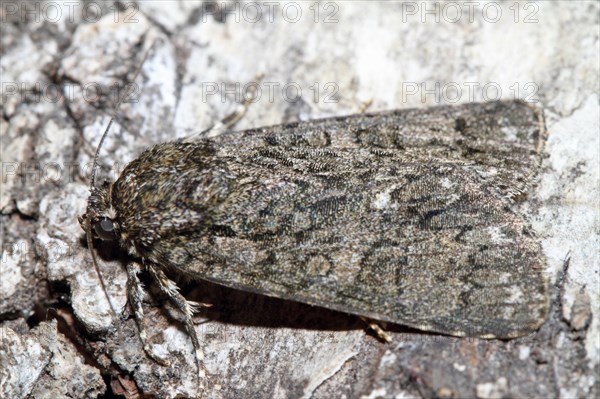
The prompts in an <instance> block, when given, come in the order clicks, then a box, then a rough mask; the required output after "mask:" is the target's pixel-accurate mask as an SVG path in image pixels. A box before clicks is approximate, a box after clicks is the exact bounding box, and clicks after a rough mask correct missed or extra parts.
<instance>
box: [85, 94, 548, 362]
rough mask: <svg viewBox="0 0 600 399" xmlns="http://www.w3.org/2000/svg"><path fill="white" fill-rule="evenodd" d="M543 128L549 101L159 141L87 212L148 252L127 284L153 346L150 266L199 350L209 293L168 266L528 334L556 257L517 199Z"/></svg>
mask: <svg viewBox="0 0 600 399" xmlns="http://www.w3.org/2000/svg"><path fill="white" fill-rule="evenodd" d="M546 136H547V132H546V128H545V124H544V118H543V113H542V111H541V110H540V109H538V108H536V107H534V106H532V105H530V104H527V103H525V102H523V101H500V102H489V103H471V104H465V105H460V106H436V107H430V108H424V109H405V110H394V111H388V112H377V113H365V114H358V115H351V116H343V117H334V118H327V119H321V120H313V121H308V122H298V123H289V124H284V125H277V126H270V127H262V128H257V129H251V130H244V131H230V130H229V129H222V131H221V132H220V134H212V135H210V134H207V135H201V136H199V137H192V138H190V139H188V140H183V141H175V142H169V143H163V144H158V145H156V146H154V147H152V148H150V149H148V150H146V151H145V152H143V153H142V154H141V155H140V156H139V157H138V158H137V159H135V160H134V161H132V162H131V163H130V164H128V165H127V166H126V167H125V169H124V170H123V172H122V173H121V175H120V177H119V178H118V179H117V180H116V181H115V182H114V183H109V182H105V183H104V184H101V185H99V186H94V185H93V184H92V189H91V195H90V197H89V201H88V206H87V211H86V213H85V214H84V215H83V216H82V217H80V224H81V226H82V227H83V228H84V229H85V230H87V231H88V232H89V231H93V233H94V236H95V237H99V238H100V239H103V240H114V241H116V242H117V243H118V245H119V246H120V247H121V248H122V249H123V250H124V251H127V252H128V253H129V254H130V255H131V256H132V257H133V258H135V259H136V261H134V262H132V263H130V264H129V265H128V266H127V271H128V284H127V287H128V298H129V302H130V305H131V306H132V307H133V309H134V314H135V316H136V319H137V322H138V325H139V326H140V336H141V338H142V341H143V342H144V343H145V349H146V351H147V352H148V353H149V354H151V351H150V349H149V347H148V346H147V344H146V337H145V332H144V328H143V312H142V307H141V297H142V290H141V285H140V281H139V279H138V277H137V274H138V272H139V271H140V270H142V269H145V270H147V271H148V272H149V273H150V275H152V277H153V279H154V281H155V282H156V283H157V285H158V287H159V288H160V289H161V290H162V291H163V292H164V293H166V294H167V295H168V296H169V298H170V299H171V300H172V301H173V303H174V304H175V305H176V306H177V307H178V308H179V310H180V311H181V312H182V314H183V315H184V318H185V319H184V320H185V326H186V329H187V332H188V333H189V335H190V337H191V340H192V342H193V344H194V347H195V348H196V351H197V353H198V352H199V342H198V338H197V335H196V331H195V329H194V325H193V323H192V314H193V312H194V311H195V310H196V308H197V307H198V304H195V303H192V302H189V301H187V300H186V299H185V298H184V297H183V296H182V295H181V294H180V293H179V292H178V290H177V286H176V284H175V283H174V282H173V281H171V280H170V279H169V278H168V277H167V274H166V273H165V272H170V273H172V274H175V275H181V276H185V277H187V278H189V279H202V280H207V281H210V282H214V283H218V284H222V285H225V286H228V287H232V288H235V289H239V290H244V291H250V292H254V293H259V294H263V295H268V296H273V297H277V298H285V299H290V300H294V301H299V302H304V303H307V304H311V305H316V306H321V307H324V308H328V309H334V310H338V311H342V312H346V313H350V314H355V315H360V316H364V317H367V318H370V319H374V320H380V321H386V322H391V323H397V324H401V325H405V326H410V327H414V328H416V329H419V330H424V331H432V332H437V333H442V334H450V335H455V336H470V337H481V338H515V337H519V336H522V335H525V334H529V333H531V332H533V331H535V330H536V329H538V328H539V327H540V325H541V324H542V323H543V322H544V320H545V319H546V316H547V313H548V306H549V299H548V298H549V295H548V284H547V281H546V279H545V276H544V267H545V259H544V256H543V254H542V250H541V247H540V244H539V243H538V241H537V240H536V238H535V236H534V233H533V231H532V229H531V228H530V226H529V225H528V223H527V221H526V220H525V218H524V217H523V216H522V215H521V214H519V212H518V211H517V210H516V207H515V201H516V200H521V199H523V198H524V197H525V194H526V191H527V189H528V187H529V186H530V184H531V182H532V181H533V180H534V178H535V176H536V174H537V172H538V169H539V167H540V163H541V154H542V150H543V146H544V143H545V141H546ZM88 235H90V234H88ZM89 240H90V241H91V238H89ZM90 246H91V243H90ZM92 253H93V252H92Z"/></svg>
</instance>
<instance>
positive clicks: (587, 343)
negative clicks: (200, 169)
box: [0, 1, 600, 398]
mask: <svg viewBox="0 0 600 399" xmlns="http://www.w3.org/2000/svg"><path fill="white" fill-rule="evenodd" d="M66 3H69V2H66ZM66 3H59V2H39V3H36V2H28V3H27V5H26V4H25V3H21V2H10V1H3V2H2V15H1V16H2V27H1V29H2V32H1V44H0V45H1V47H0V52H1V55H2V59H1V61H0V65H1V71H2V76H1V79H2V110H3V113H2V121H1V124H0V132H1V138H0V142H1V145H2V149H1V157H2V190H1V193H0V212H1V215H0V218H1V221H2V226H1V236H0V239H1V244H2V259H1V263H0V320H1V323H2V324H1V325H0V340H1V341H0V342H1V343H0V396H2V397H7V398H20V397H34V398H43V397H77V398H79V397H89V398H95V397H99V396H98V395H101V392H102V391H103V390H105V389H106V390H107V392H108V393H106V394H105V395H106V396H104V397H113V395H115V394H121V395H124V396H125V397H129V398H134V397H143V396H144V395H147V396H148V397H151V396H156V397H161V398H174V397H194V396H196V395H197V391H196V385H195V375H196V369H195V364H194V359H193V351H192V345H191V342H190V340H189V337H188V336H187V335H186V334H185V332H184V330H183V327H182V325H181V324H180V323H178V322H177V321H174V318H175V319H177V317H178V316H177V314H176V312H173V309H172V308H171V307H170V306H169V304H168V302H167V301H165V300H164V299H165V298H163V297H161V296H160V295H155V294H156V293H155V292H153V291H152V290H149V291H150V293H151V294H153V295H148V296H147V301H146V303H145V304H144V310H145V312H146V323H147V327H148V330H149V337H150V340H151V342H152V344H153V349H154V351H155V352H157V353H159V354H161V355H164V357H166V358H168V359H169V360H170V363H171V364H170V365H169V366H167V367H165V366H161V365H159V364H157V363H155V362H154V361H152V360H151V359H149V358H148V357H147V356H146V355H145V353H144V351H143V349H142V347H141V343H140V341H139V338H138V329H137V326H136V325H135V322H134V321H133V319H132V318H131V317H128V312H129V310H128V307H127V306H126V296H125V282H126V275H125V270H124V265H125V262H126V261H127V258H126V257H125V256H124V255H123V254H122V253H120V252H119V251H118V250H117V249H116V248H115V247H112V246H110V245H105V244H103V245H98V248H96V249H95V250H96V251H97V253H98V254H99V257H100V268H101V272H102V275H103V278H104V280H105V282H106V284H107V288H108V295H109V297H110V300H111V304H112V307H113V308H114V309H116V310H117V311H118V313H119V318H118V319H115V318H114V317H113V315H112V313H111V311H110V307H109V305H108V303H107V300H106V297H105V294H104V293H103V291H102V289H101V287H100V285H99V283H98V278H97V276H96V274H95V271H94V268H93V266H92V264H91V260H90V256H89V252H88V250H87V248H86V246H85V242H84V240H83V232H82V231H81V228H80V226H79V224H78V223H77V216H78V215H81V214H82V213H83V211H84V209H85V203H86V199H87V197H88V194H89V190H88V184H89V170H90V168H89V163H90V162H91V160H92V157H93V153H94V151H95V148H96V146H97V144H98V142H99V140H100V136H101V133H102V131H103V129H104V128H105V126H106V123H107V122H108V116H109V115H110V113H111V109H112V106H113V104H114V98H115V93H117V92H118V91H117V90H116V89H115V88H116V87H119V88H120V87H122V84H123V82H124V81H126V80H127V79H130V78H131V77H132V76H133V74H134V71H135V69H136V67H137V65H138V64H139V63H140V61H141V59H142V58H143V55H144V53H145V51H146V49H148V48H149V46H150V45H151V44H152V43H154V42H156V44H155V48H154V50H153V51H152V52H151V54H150V57H149V59H148V60H147V61H146V63H145V64H144V66H143V68H142V72H141V75H140V77H139V79H138V80H137V85H138V87H137V90H136V92H135V93H134V94H133V95H132V96H131V97H132V98H133V99H135V101H132V102H126V103H124V104H122V105H121V107H120V108H119V111H118V118H117V122H116V124H115V125H114V127H113V128H112V130H111V133H110V134H109V136H108V137H107V140H106V142H105V144H104V147H103V149H102V151H101V156H100V162H101V164H102V166H103V177H107V178H110V179H112V180H114V179H115V178H116V176H117V175H118V173H119V172H120V171H121V170H122V168H123V167H124V165H126V164H127V163H128V162H130V161H131V160H133V159H134V158H135V157H136V156H137V155H139V153H140V152H141V151H142V150H143V149H144V148H146V147H147V146H149V145H151V144H155V143H159V142H163V141H167V140H173V139H176V138H180V137H185V136H188V135H190V134H191V133H193V132H198V131H202V130H204V129H206V128H208V127H210V126H211V125H212V124H213V123H214V122H215V121H217V120H218V119H220V118H221V117H223V116H225V115H226V114H227V113H228V112H230V111H231V110H233V109H234V100H235V98H234V96H232V95H230V96H228V97H227V98H225V97H224V92H225V91H228V90H229V91H232V89H233V88H235V84H236V83H237V84H238V85H239V86H240V87H243V86H244V84H246V83H247V82H249V81H252V80H254V78H255V76H256V75H257V73H264V74H265V76H264V78H263V84H262V85H261V88H262V96H261V97H260V99H259V101H257V103H256V104H253V106H252V107H251V108H250V110H249V112H248V114H247V115H246V116H245V118H244V119H243V120H242V121H240V122H239V123H238V125H237V128H238V129H245V128H250V127H258V126H265V125H270V124H275V123H281V122H288V121H295V120H307V119H312V118H317V117H324V116H332V115H345V114H350V113H356V112H358V111H359V110H360V108H361V106H362V105H363V103H365V102H368V101H371V100H372V104H371V105H370V108H369V110H370V111H376V110H384V109H396V108H407V107H415V106H426V105H432V104H437V103H447V104H449V103H453V102H471V101H481V100H485V99H489V98H490V97H495V95H496V94H495V93H496V92H498V91H499V92H500V94H501V97H502V98H506V99H507V98H513V97H515V96H518V97H521V98H524V99H525V100H529V101H531V100H532V99H534V98H536V99H538V100H539V103H538V105H539V106H541V107H542V108H543V109H544V111H545V116H546V121H547V125H548V131H549V139H548V143H547V145H546V149H545V152H546V154H547V156H546V158H545V160H544V162H543V169H542V173H541V176H540V177H539V179H538V183H537V185H536V186H535V187H534V189H533V190H530V194H529V198H528V201H527V202H524V205H523V211H524V212H526V213H527V214H528V216H529V220H530V222H531V223H532V225H533V227H534V229H535V231H536V232H537V234H538V238H539V239H540V241H541V242H542V246H543V248H544V252H545V255H546V257H547V268H546V270H547V272H548V274H549V277H550V280H551V281H553V282H554V284H553V285H552V288H551V295H552V305H551V312H550V317H549V320H548V321H547V322H546V323H545V324H544V325H543V326H542V327H541V328H540V330H539V331H537V332H536V333H534V334H531V335H529V336H527V337H524V338H519V339H514V340H506V341H502V340H479V339H461V338H454V337H447V336H440V335H436V334H428V333H423V332H419V331H415V330H409V329H406V328H403V327H401V326H396V325H388V326H387V329H388V331H389V332H390V334H391V336H392V339H393V341H392V343H391V344H385V343H382V342H380V341H378V340H377V339H376V338H374V337H373V336H372V335H369V334H365V331H364V324H363V323H362V322H360V321H358V320H357V319H356V318H355V317H353V316H349V315H345V314H342V313H336V312H332V311H327V310H324V309H321V308H318V307H310V306H307V305H302V304H298V303H294V302H289V301H283V300H277V299H272V298H266V297H262V296H259V295H254V294H250V293H245V292H241V291H236V290H232V289H228V288H223V287H220V286H217V285H213V284H209V283H195V284H186V283H185V282H182V283H181V286H182V291H183V293H184V294H185V295H186V297H187V298H189V299H193V300H200V301H202V302H209V303H212V304H214V306H213V307H212V308H210V309H208V310H206V311H203V312H202V313H200V314H199V315H198V316H196V317H195V322H196V323H197V331H198V334H199V336H200V340H201V341H202V346H203V350H204V353H205V360H204V364H205V367H206V369H207V371H208V375H207V377H206V381H205V386H206V388H207V390H206V391H205V395H206V396H208V397H214V398H232V397H252V398H263V397H264V398H270V397H275V398H287V397H290V398H294V397H298V398H299V397H306V398H309V397H312V398H330V397H348V398H359V397H363V398H379V397H382V398H389V397H407V396H411V397H480V398H499V397H507V396H511V397H515V396H516V397H544V398H546V397H594V396H598V395H599V394H600V382H599V378H600V377H599V367H600V366H599V363H600V360H599V356H600V342H599V339H600V329H599V313H598V310H597V309H600V300H599V286H600V284H599V281H598V280H599V278H600V273H599V265H600V259H599V251H598V248H599V244H600V243H599V236H598V230H599V204H598V198H600V192H599V187H598V181H599V169H600V168H599V164H600V160H599V158H600V154H599V148H600V143H599V135H598V129H599V122H598V121H599V119H600V115H599V114H600V112H599V111H600V107H599V98H598V94H599V93H598V85H599V71H598V57H599V50H598V48H599V43H598V40H599V38H598V24H599V23H600V21H599V20H598V14H599V6H598V3H597V2H595V1H594V2H585V1H579V2H573V3H568V2H540V3H502V4H498V3H489V4H491V5H489V6H484V5H483V4H480V5H479V6H475V8H473V9H472V10H471V11H472V14H471V13H469V10H470V9H469V7H470V6H468V5H464V4H463V5H462V14H460V16H458V17H457V14H456V11H457V10H458V9H457V8H456V7H453V6H448V5H444V4H443V3H442V4H438V5H437V6H436V5H435V4H434V3H421V2H410V3H400V2H381V3H369V4H368V5H367V4H365V3H358V2H351V3H350V2H339V3H332V2H331V3H328V2H323V3H308V2H307V3H294V2H290V3H277V4H276V5H274V6H273V8H272V9H270V8H269V6H268V5H265V4H263V3H252V4H254V5H257V4H258V5H262V8H261V10H262V13H261V14H260V15H258V14H256V10H257V8H256V7H255V6H254V5H249V4H246V5H244V4H237V5H236V3H231V2H219V3H216V5H213V6H210V7H208V6H207V5H206V4H205V3H201V2H194V1H185V2H181V3H175V2H158V1H156V2H146V3H142V4H140V5H139V10H137V11H136V10H134V9H132V8H129V9H126V8H124V6H123V4H116V5H115V4H113V3H88V2H83V3H79V2H75V3H76V4H75V5H67V4H66ZM35 4H38V6H37V7H38V8H37V9H36V5H35ZM71 4H72V3H71ZM454 4H456V3H454ZM486 4H488V3H486ZM459 5H460V3H459ZM52 7H54V9H57V10H58V11H57V12H59V13H60V16H61V17H60V18H56V15H57V14H55V13H54V11H53V8H52ZM27 10H32V11H31V12H29V13H26V12H24V11H27ZM119 10H121V12H120V13H117V12H118V11H119ZM219 10H221V11H223V10H228V12H226V13H220V11H219ZM270 10H272V11H270ZM298 10H300V14H298ZM316 10H318V11H319V12H318V14H316ZM426 10H434V12H436V11H435V10H437V14H428V13H426V12H425V11H426ZM497 10H501V15H500V16H499V17H498V14H497V13H496V11H497ZM517 11H518V13H517ZM271 12H272V13H271ZM333 12H335V14H334V15H333V14H332V13H333ZM436 15H438V16H439V22H436V20H435V19H436ZM271 16H272V19H271ZM115 19H116V20H118V22H115ZM296 19H297V21H296ZM294 21H295V22H294ZM115 84H116V86H114V85H115ZM436 84H437V86H436ZM223 85H227V86H223ZM269 87H270V88H271V91H269ZM298 87H300V88H301V90H302V97H301V98H300V97H298V98H296V96H295V90H297V88H298ZM457 89H458V90H459V91H458V92H457ZM469 89H471V91H472V92H471V93H470V90H469ZM427 90H433V91H435V93H433V92H430V91H427ZM97 91H100V95H97V94H98V93H97ZM215 91H216V93H215V94H211V93H213V92H215ZM60 94H62V96H61V95H60ZM486 96H487V97H486ZM238 99H239V98H238ZM147 286H148V287H151V285H150V284H148V285H147ZM101 375H103V376H104V377H105V378H104V381H103V380H102V378H100V376H101ZM105 385H108V386H105Z"/></svg>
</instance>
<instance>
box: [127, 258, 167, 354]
mask: <svg viewBox="0 0 600 399" xmlns="http://www.w3.org/2000/svg"><path fill="white" fill-rule="evenodd" d="M141 270H142V265H140V264H139V263H137V262H130V263H128V264H127V299H128V301H129V305H130V306H131V309H132V310H133V315H134V317H135V322H136V324H137V325H138V330H139V334H140V340H141V341H142V345H143V346H144V351H145V352H146V354H147V355H148V356H150V358H151V359H152V360H154V361H155V362H156V363H158V364H161V365H163V366H168V365H169V362H168V361H167V360H165V359H162V358H161V357H160V356H158V355H156V354H155V353H154V352H153V351H152V347H151V346H150V345H149V344H148V334H147V333H146V325H145V324H144V309H143V308H142V299H143V298H144V288H143V287H142V283H141V282H140V279H139V278H138V272H140V271H141Z"/></svg>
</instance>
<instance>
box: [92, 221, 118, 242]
mask: <svg viewBox="0 0 600 399" xmlns="http://www.w3.org/2000/svg"><path fill="white" fill-rule="evenodd" d="M94 231H95V232H96V234H98V237H100V238H101V239H103V240H107V241H111V240H114V239H115V238H117V237H116V234H115V226H114V224H113V221H112V220H111V219H109V218H107V217H104V218H102V219H100V220H98V221H97V222H96V223H94Z"/></svg>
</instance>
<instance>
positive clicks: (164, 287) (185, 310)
mask: <svg viewBox="0 0 600 399" xmlns="http://www.w3.org/2000/svg"><path fill="white" fill-rule="evenodd" d="M148 271H149V272H150V274H152V277H153V278H154V280H155V281H156V283H157V285H158V287H159V288H160V290H161V291H162V292H163V293H164V294H166V295H167V296H168V297H169V299H170V300H171V302H173V304H175V306H176V307H177V308H178V309H179V310H180V311H181V313H182V314H183V324H184V325H185V329H186V331H187V333H188V335H189V336H190V338H191V340H192V345H193V346H194V351H195V355H196V366H197V367H198V377H199V379H203V378H204V377H205V373H204V369H203V368H202V360H203V359H204V354H203V352H202V349H201V348H200V342H199V341H198V335H197V334H196V329H195V328H194V322H193V320H192V315H193V314H194V312H196V311H197V310H198V308H199V307H201V306H204V307H209V306H211V305H208V304H205V303H198V302H192V301H188V300H187V299H185V297H184V296H183V295H181V293H180V292H179V289H178V287H177V285H176V284H175V283H174V282H173V281H171V280H170V279H169V278H168V277H167V275H166V274H165V273H164V272H163V271H162V270H160V269H159V268H158V267H156V266H148Z"/></svg>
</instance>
